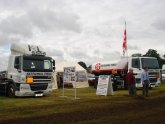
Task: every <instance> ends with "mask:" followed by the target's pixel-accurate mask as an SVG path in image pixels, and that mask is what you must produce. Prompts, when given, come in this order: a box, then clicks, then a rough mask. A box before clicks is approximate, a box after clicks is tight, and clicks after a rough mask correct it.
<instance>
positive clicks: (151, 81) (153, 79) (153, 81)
mask: <svg viewBox="0 0 165 124" xmlns="http://www.w3.org/2000/svg"><path fill="white" fill-rule="evenodd" d="M149 80H150V83H156V82H157V78H150V79H149Z"/></svg>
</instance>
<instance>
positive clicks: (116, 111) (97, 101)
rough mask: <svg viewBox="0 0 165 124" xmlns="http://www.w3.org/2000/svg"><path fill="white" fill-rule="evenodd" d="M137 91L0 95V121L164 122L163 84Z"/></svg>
mask: <svg viewBox="0 0 165 124" xmlns="http://www.w3.org/2000/svg"><path fill="white" fill-rule="evenodd" d="M141 92H142V91H141V90H137V96H136V97H130V96H128V91H127V90H118V91H115V92H114V95H113V96H96V89H94V88H93V87H89V88H83V89H77V97H78V98H80V99H74V90H71V89H69V90H65V95H66V96H67V97H60V96H61V95H62V89H58V90H55V91H54V92H53V93H52V94H51V95H49V96H45V97H39V98H33V97H30V98H8V97H5V96H0V124H1V123H2V124H5V123H6V124H8V123H10V124H13V123H15V124H19V123H20V124H29V123H30V124H52V123H59V124H60V123H67V124H68V123H89V124H91V123H97V124H100V123H101V124H102V123H112V124H121V123H122V124H134V123H135V124H136V123H137V124H139V123H145V124H150V123H153V124H155V123H162V124H164V122H165V117H164V115H165V84H161V86H160V87H156V88H153V89H152V90H150V92H149V97H147V98H143V97H142V96H141Z"/></svg>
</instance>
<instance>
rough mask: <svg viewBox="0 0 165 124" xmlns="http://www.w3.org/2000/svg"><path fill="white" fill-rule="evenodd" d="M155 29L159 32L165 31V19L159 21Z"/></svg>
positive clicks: (154, 24)
mask: <svg viewBox="0 0 165 124" xmlns="http://www.w3.org/2000/svg"><path fill="white" fill-rule="evenodd" d="M152 26H153V27H155V28H156V29H158V30H161V31H165V18H164V19H161V18H160V19H157V20H156V21H155V22H154V23H153V24H152Z"/></svg>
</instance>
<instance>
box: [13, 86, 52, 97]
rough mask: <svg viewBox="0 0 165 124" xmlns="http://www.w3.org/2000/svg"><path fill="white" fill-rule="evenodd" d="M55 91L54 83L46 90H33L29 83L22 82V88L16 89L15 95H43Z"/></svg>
mask: <svg viewBox="0 0 165 124" xmlns="http://www.w3.org/2000/svg"><path fill="white" fill-rule="evenodd" d="M52 91H53V89H52V84H48V86H47V89H46V90H35V91H32V90H31V88H30V85H29V84H20V90H19V91H15V96H43V95H48V94H50V93H51V92H52Z"/></svg>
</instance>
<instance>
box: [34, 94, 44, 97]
mask: <svg viewBox="0 0 165 124" xmlns="http://www.w3.org/2000/svg"><path fill="white" fill-rule="evenodd" d="M35 96H36V97H37V96H43V93H36V94H35Z"/></svg>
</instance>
